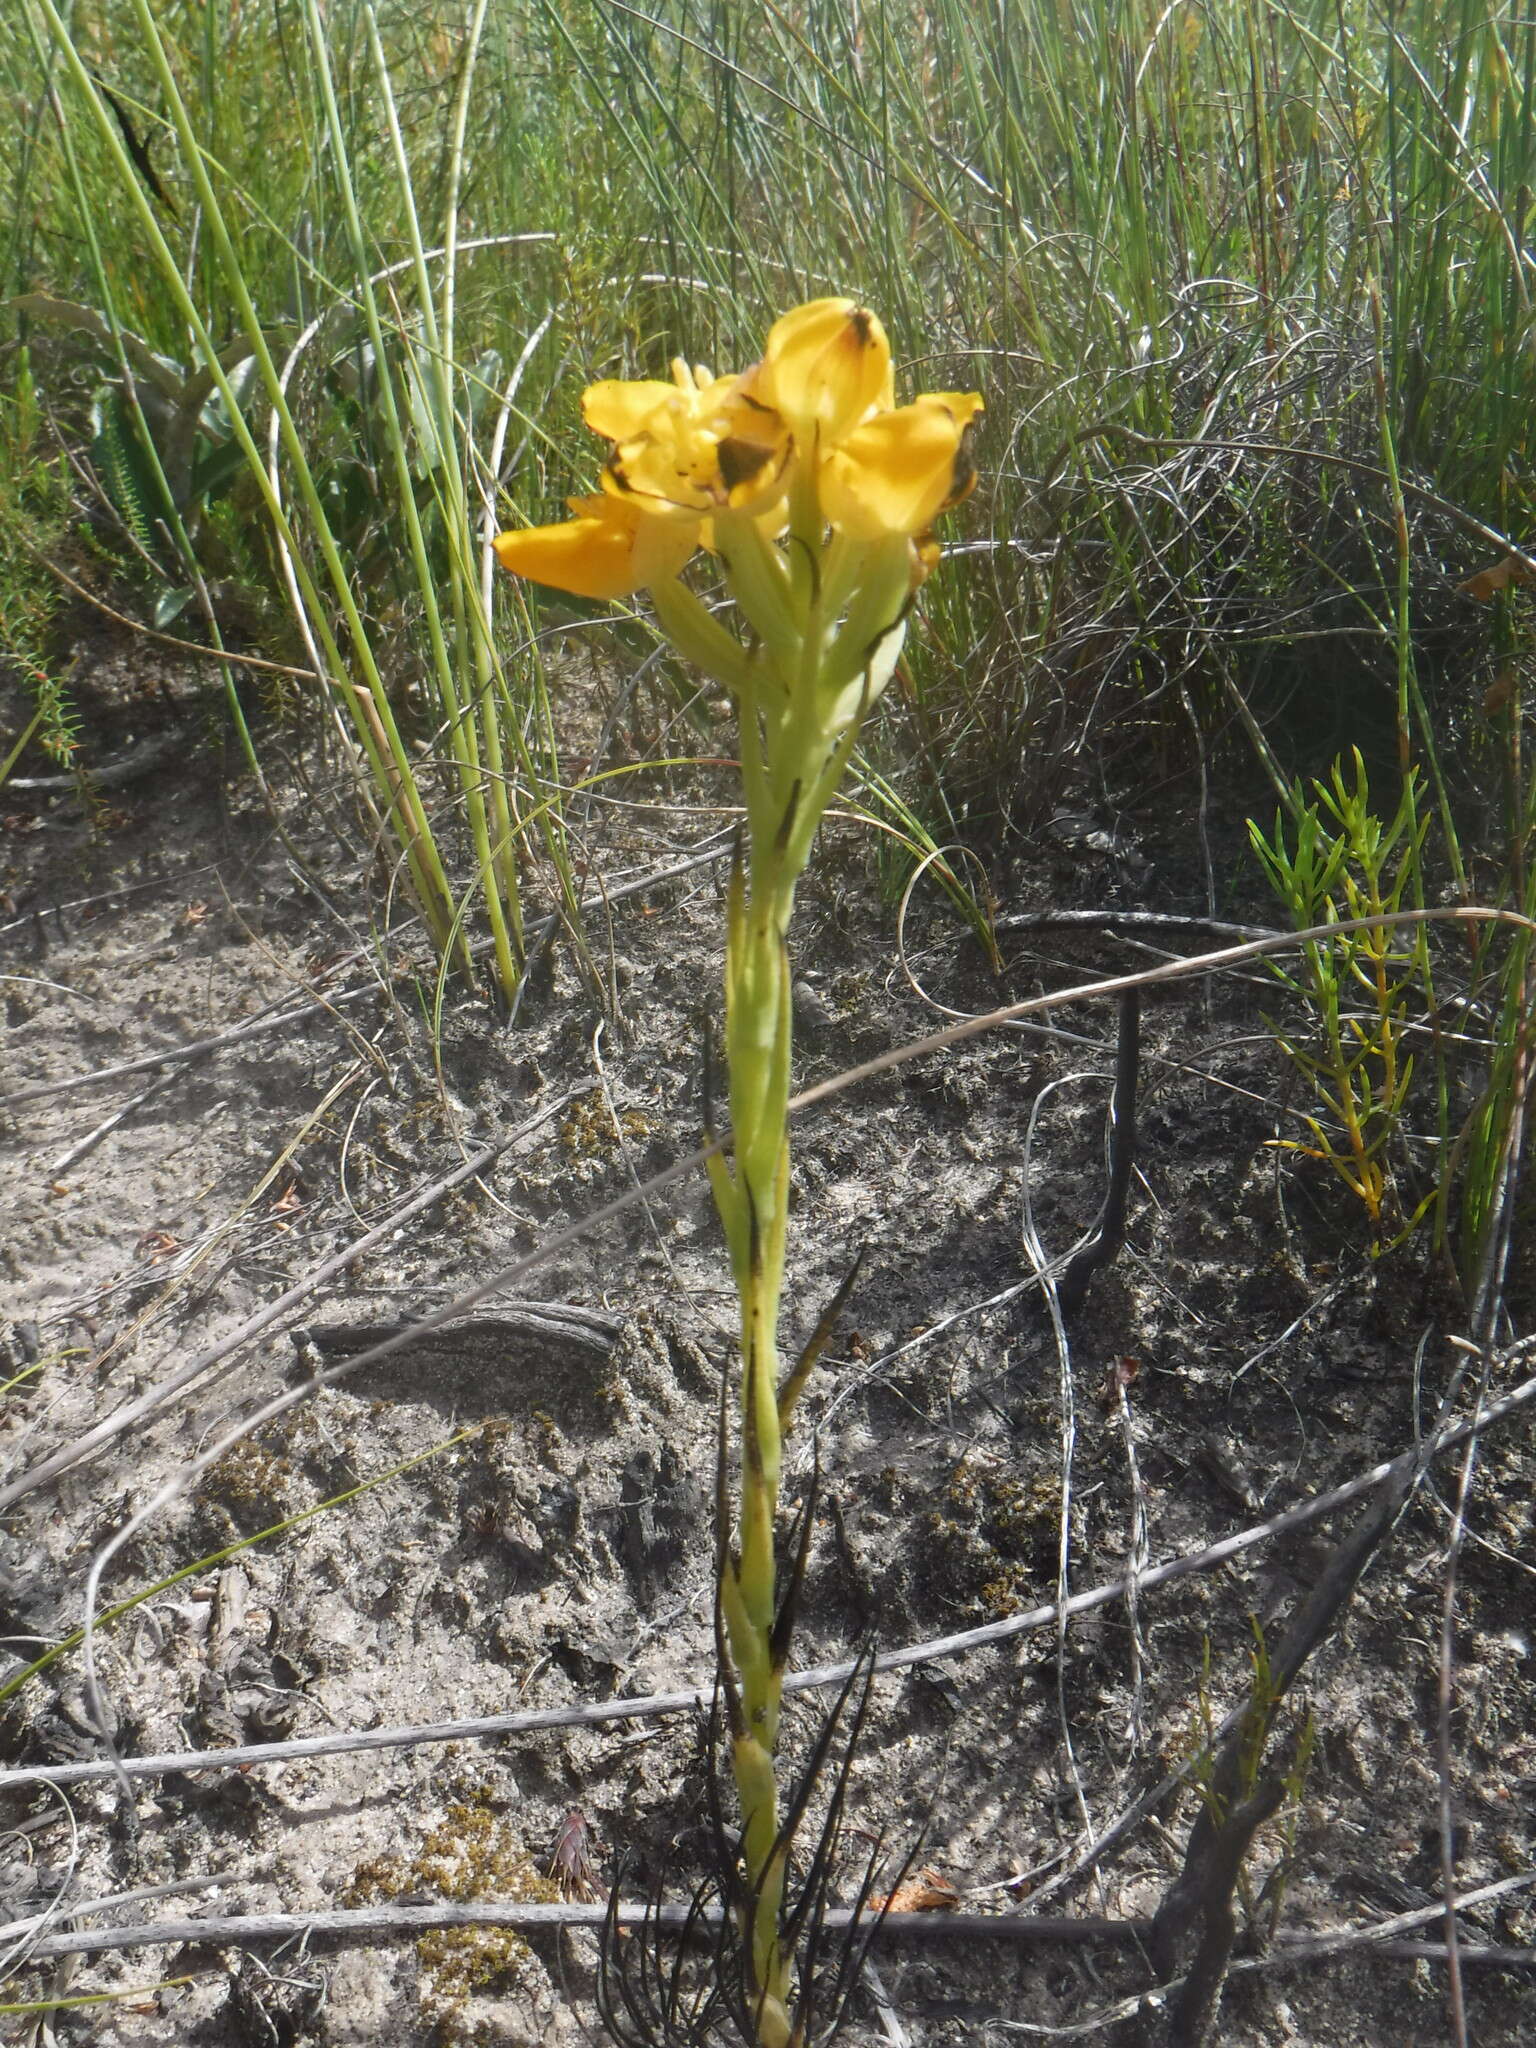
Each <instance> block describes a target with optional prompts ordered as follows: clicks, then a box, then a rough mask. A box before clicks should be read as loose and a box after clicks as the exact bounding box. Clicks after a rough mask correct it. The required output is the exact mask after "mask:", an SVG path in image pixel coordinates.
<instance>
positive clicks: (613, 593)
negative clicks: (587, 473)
mask: <svg viewBox="0 0 1536 2048" xmlns="http://www.w3.org/2000/svg"><path fill="white" fill-rule="evenodd" d="M571 510H572V511H573V512H574V513H575V514H576V517H575V518H574V519H566V520H562V521H561V522H560V524H559V525H558V526H530V527H525V528H524V529H523V530H522V531H521V532H519V533H503V534H500V535H498V536H497V540H496V553H497V555H498V557H499V558H500V561H501V566H502V567H503V568H504V569H510V570H511V572H512V574H513V575H514V576H526V577H527V578H528V579H529V581H530V582H532V583H544V584H548V585H549V587H550V588H551V589H553V590H567V591H569V592H570V593H571V595H572V596H573V597H593V598H615V597H631V596H633V595H634V593H635V592H636V591H637V590H645V589H647V588H649V586H650V585H652V584H653V583H660V582H663V581H664V580H665V579H666V578H668V577H670V576H675V575H676V574H677V572H678V571H679V570H680V569H681V568H682V566H683V564H684V563H685V562H686V561H687V559H688V557H689V556H690V555H691V554H692V553H693V551H694V549H695V547H696V546H697V545H698V538H699V523H698V521H697V520H683V519H657V518H653V517H651V516H649V515H648V514H647V513H645V512H644V511H642V510H641V509H640V508H639V507H637V506H635V505H634V504H631V503H629V502H628V501H626V500H624V499H621V498H614V497H609V496H606V495H599V496H596V497H590V498H572V500H571Z"/></svg>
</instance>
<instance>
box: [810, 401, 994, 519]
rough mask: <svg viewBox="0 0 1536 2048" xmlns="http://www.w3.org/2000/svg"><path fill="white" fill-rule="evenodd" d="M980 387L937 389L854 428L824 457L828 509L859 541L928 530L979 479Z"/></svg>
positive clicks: (823, 482)
mask: <svg viewBox="0 0 1536 2048" xmlns="http://www.w3.org/2000/svg"><path fill="white" fill-rule="evenodd" d="M980 411H981V399H980V398H979V397H978V396H977V395H976V393H975V392H958V391H936V392H928V393H927V394H925V395H924V396H923V397H922V398H918V399H914V400H913V402H912V404H911V405H903V406H899V407H898V408H897V409H896V410H894V411H892V412H881V413H876V415H875V416H874V418H873V419H870V420H866V421H865V422H864V423H863V425H862V426H858V427H855V428H854V429H853V431H852V432H851V433H850V434H848V435H847V436H846V437H845V439H844V440H843V441H842V443H841V445H840V446H838V447H836V448H834V449H832V450H831V451H830V452H829V453H828V454H827V455H826V457H825V458H824V460H823V462H822V467H821V476H820V487H821V503H822V510H823V511H824V512H825V513H826V515H827V517H828V518H829V519H830V520H831V522H832V524H833V525H834V526H836V527H839V528H840V529H841V530H842V531H843V532H844V533H846V534H848V535H849V536H850V537H851V538H853V539H855V540H878V539H879V538H880V537H881V536H882V535H884V534H893V533H906V534H914V535H915V534H919V533H926V532H927V530H928V528H929V527H930V526H931V525H932V524H933V522H934V520H935V519H937V517H938V516H939V514H940V513H941V512H943V511H944V510H946V508H947V507H949V506H950V505H955V504H958V503H959V501H960V500H961V499H962V498H963V497H964V496H965V495H966V493H967V492H968V491H969V490H970V489H971V487H972V485H973V484H974V483H975V481H976V471H975V467H974V465H973V464H972V462H971V458H970V450H969V440H970V428H971V422H972V421H973V420H974V419H975V417H976V415H977V413H978V412H980Z"/></svg>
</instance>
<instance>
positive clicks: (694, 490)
mask: <svg viewBox="0 0 1536 2048" xmlns="http://www.w3.org/2000/svg"><path fill="white" fill-rule="evenodd" d="M672 378H673V381H672V383H670V384H662V383H659V382H653V381H650V380H646V381H643V382H637V383H624V382H620V381H618V380H610V381H608V382H605V383H601V384H594V385H592V386H590V387H589V389H588V391H587V393H586V396H585V397H584V398H583V400H582V417H583V418H584V419H585V420H586V422H587V425H588V426H589V427H591V428H592V429H593V431H594V432H595V433H599V434H602V435H603V436H604V437H605V438H606V439H608V440H609V441H611V442H612V443H613V452H612V454H611V455H610V457H609V460H608V466H607V469H606V470H605V472H604V478H603V487H604V489H605V490H611V491H612V492H614V493H615V495H617V496H619V497H635V498H638V499H640V500H642V501H643V502H644V504H645V505H646V506H647V508H648V509H649V510H652V511H654V512H657V513H659V514H670V515H672V516H675V517H683V518H687V517H697V516H702V515H705V514H708V513H710V512H717V511H725V510H730V511H742V512H752V513H754V514H757V513H762V512H765V511H768V510H770V509H771V507H772V504H773V501H774V499H775V498H776V497H781V496H782V495H783V490H784V473H785V469H786V467H787V464H788V462H789V456H790V444H789V434H788V431H787V429H786V428H785V426H784V423H783V421H782V420H780V419H779V417H778V416H777V414H775V413H772V412H770V411H769V410H768V409H767V408H766V407H765V406H763V405H761V404H759V403H758V402H757V401H755V400H754V399H752V398H751V397H750V396H748V395H746V394H745V393H744V392H743V390H742V380H741V378H740V377H713V376H711V375H710V373H709V371H708V370H705V369H703V368H697V369H690V368H689V366H688V365H687V364H686V363H685V362H684V361H683V360H682V358H681V357H679V358H678V359H677V361H675V362H674V363H673V365H672Z"/></svg>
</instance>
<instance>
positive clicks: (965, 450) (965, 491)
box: [940, 421, 976, 512]
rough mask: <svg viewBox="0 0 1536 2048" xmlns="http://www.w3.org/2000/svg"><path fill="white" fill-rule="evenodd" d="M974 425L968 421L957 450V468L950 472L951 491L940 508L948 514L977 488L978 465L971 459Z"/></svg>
mask: <svg viewBox="0 0 1536 2048" xmlns="http://www.w3.org/2000/svg"><path fill="white" fill-rule="evenodd" d="M974 432H975V427H974V425H973V424H972V423H971V422H969V421H967V423H966V426H965V429H964V431H963V432H962V434H961V436H960V446H959V447H958V448H957V449H956V450H955V466H954V468H953V469H952V470H951V472H950V478H949V490H948V493H947V494H946V496H945V499H944V503H943V505H942V507H941V508H940V509H941V510H942V511H945V512H947V511H948V510H949V508H950V506H951V505H958V504H959V503H960V500H961V499H962V498H968V497H969V496H970V495H971V492H972V491H973V490H975V488H976V464H975V462H974V461H973V459H972V457H971V438H972V436H973V434H974Z"/></svg>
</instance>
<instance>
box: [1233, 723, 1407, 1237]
mask: <svg viewBox="0 0 1536 2048" xmlns="http://www.w3.org/2000/svg"><path fill="white" fill-rule="evenodd" d="M1312 787H1313V790H1314V791H1315V793H1316V794H1315V800H1311V801H1309V800H1308V798H1307V796H1306V793H1305V791H1304V790H1303V789H1302V788H1301V786H1300V785H1299V784H1298V785H1297V787H1296V790H1295V799H1294V802H1293V804H1292V805H1291V824H1290V832H1289V835H1288V834H1287V827H1286V821H1285V819H1284V817H1283V816H1281V817H1277V818H1276V820H1275V829H1274V834H1273V837H1272V838H1266V837H1265V835H1264V833H1263V832H1262V831H1261V830H1260V829H1259V826H1258V825H1257V824H1256V823H1255V822H1254V821H1253V820H1250V821H1249V826H1248V830H1249V834H1250V836H1251V838H1252V842H1253V848H1254V851H1255V853H1257V855H1258V857H1259V859H1260V861H1261V862H1262V863H1263V866H1264V871H1265V873H1266V874H1267V876H1268V877H1269V880H1270V882H1271V884H1272V885H1273V887H1274V890H1275V893H1276V895H1277V896H1279V898H1280V900H1281V901H1282V902H1283V903H1284V905H1285V907H1286V909H1287V910H1288V911H1289V913H1290V915H1291V917H1292V919H1293V921H1294V922H1295V925H1296V928H1297V930H1298V931H1305V930H1307V929H1309V928H1310V927H1312V926H1316V925H1329V924H1343V923H1347V922H1349V921H1350V920H1352V919H1356V918H1371V919H1374V918H1378V917H1379V918H1380V919H1382V922H1381V923H1380V924H1376V923H1370V924H1367V925H1366V926H1365V927H1364V928H1363V929H1362V930H1359V931H1352V932H1345V931H1341V932H1338V933H1337V934H1336V935H1335V936H1333V937H1332V938H1326V939H1311V940H1308V941H1307V943H1306V944H1305V945H1304V946H1303V947H1302V949H1301V959H1300V964H1299V965H1298V966H1297V967H1295V968H1294V969H1292V968H1287V967H1286V966H1284V965H1283V964H1281V963H1280V962H1278V961H1271V962H1270V963H1269V966H1270V971H1271V972H1272V973H1273V974H1274V975H1275V977H1276V978H1277V979H1278V980H1279V981H1280V982H1282V983H1283V984H1284V986H1285V987H1286V988H1287V989H1289V990H1290V992H1291V993H1292V994H1293V995H1294V996H1296V997H1297V999H1298V1000H1299V1002H1300V1003H1301V1004H1302V1005H1303V1006H1304V1008H1305V1009H1306V1010H1307V1011H1309V1012H1310V1013H1311V1022H1312V1030H1311V1031H1310V1032H1309V1033H1303V1032H1301V1031H1291V1030H1287V1029H1286V1028H1284V1027H1283V1026H1282V1025H1280V1024H1278V1023H1277V1022H1275V1021H1274V1020H1273V1019H1266V1020H1265V1021H1266V1022H1267V1023H1268V1024H1269V1028H1270V1030H1271V1031H1272V1032H1273V1033H1274V1035H1275V1040H1276V1042H1277V1044H1278V1045H1279V1046H1280V1049H1281V1051H1282V1052H1284V1053H1285V1055H1286V1057H1287V1058H1288V1059H1289V1060H1290V1061H1291V1062H1292V1063H1293V1065H1294V1066H1295V1067H1296V1069H1297V1071H1298V1072H1299V1073H1300V1074H1301V1075H1302V1077H1303V1078H1304V1079H1305V1080H1306V1082H1307V1083H1308V1085H1309V1086H1310V1087H1311V1088H1312V1089H1313V1091H1314V1093H1315V1095H1316V1099H1317V1103H1318V1108H1319V1111H1320V1114H1316V1115H1313V1114H1308V1115H1306V1116H1305V1117H1304V1118H1303V1122H1304V1123H1305V1125H1306V1128H1307V1131H1308V1134H1309V1137H1308V1138H1307V1139H1300V1138H1287V1139H1282V1140H1281V1141H1280V1143H1281V1144H1282V1145H1283V1146H1284V1147H1285V1149H1286V1150H1287V1151H1292V1152H1298V1153H1300V1154H1302V1155H1303V1156H1304V1157H1306V1158H1308V1159H1318V1160H1322V1161H1323V1162H1324V1163H1325V1164H1326V1165H1328V1166H1329V1167H1331V1168H1332V1170H1333V1171H1334V1173H1335V1174H1337V1176H1338V1177H1339V1179H1340V1180H1341V1181H1342V1182H1343V1183H1344V1185H1345V1186H1346V1187H1347V1188H1348V1189H1349V1191H1350V1193H1351V1194H1352V1195H1354V1196H1355V1197H1356V1199H1357V1200H1358V1201H1359V1202H1360V1203H1361V1205H1362V1207H1363V1208H1364V1209H1365V1212H1366V1215H1367V1217H1368V1218H1369V1219H1370V1225H1371V1232H1372V1250H1373V1252H1375V1253H1378V1254H1379V1253H1380V1252H1382V1251H1384V1250H1388V1249H1390V1248H1391V1246H1392V1245H1394V1244H1398V1243H1401V1242H1402V1240H1403V1239H1404V1238H1406V1237H1407V1236H1408V1235H1410V1233H1411V1232H1412V1231H1413V1229H1414V1227H1415V1225H1416V1224H1417V1223H1418V1221H1419V1219H1420V1217H1421V1216H1422V1215H1423V1214H1424V1212H1425V1210H1426V1209H1427V1208H1428V1207H1429V1205H1430V1203H1431V1202H1432V1201H1433V1199H1434V1197H1433V1195H1432V1194H1431V1195H1427V1196H1425V1197H1424V1198H1423V1199H1422V1200H1421V1201H1420V1202H1418V1203H1417V1205H1416V1206H1415V1207H1413V1208H1412V1209H1411V1210H1409V1209H1407V1207H1406V1204H1405V1201H1404V1197H1403V1192H1402V1189H1401V1187H1400V1186H1399V1184H1398V1178H1397V1166H1396V1162H1395V1160H1394V1157H1393V1151H1394V1144H1395V1141H1396V1139H1397V1138H1398V1136H1399V1134H1400V1133H1401V1131H1402V1129H1403V1123H1404V1115H1405V1111H1406V1108H1407V1103H1408V1096H1409V1090H1410V1087H1411V1084H1412V1080H1413V1065H1414V1063H1413V1057H1412V1055H1411V1054H1410V1053H1409V1052H1407V1051H1406V1049H1405V1043H1404V1041H1405V1038H1406V1036H1407V1032H1408V1029H1409V1027H1410V1025H1411V1023H1412V1021H1413V1018H1414V1015H1415V1013H1417V1012H1421V1011H1423V1010H1425V1009H1427V1008H1428V1007H1430V1005H1429V1003H1428V1001H1427V997H1428V976H1427V965H1428V963H1427V957H1426V955H1425V951H1424V943H1423V938H1422V934H1421V933H1420V932H1418V931H1417V930H1416V931H1414V932H1413V933H1412V934H1411V935H1410V936H1408V937H1407V938H1405V937H1404V936H1403V935H1402V932H1401V930H1400V928H1397V927H1395V926H1394V925H1393V924H1392V923H1390V922H1389V920H1390V919H1391V918H1392V917H1393V916H1394V914H1395V913H1396V912H1398V911H1400V910H1401V909H1402V908H1403V900H1404V897H1405V895H1411V893H1412V884H1413V882H1414V880H1415V878H1416V877H1417V875H1418V874H1419V871H1420V865H1421V861H1422V856H1423V848H1424V834H1425V830H1426V828H1427V825H1428V822H1429V821H1428V816H1427V814H1425V815H1420V812H1419V807H1418V802H1417V788H1416V782H1415V776H1414V773H1413V772H1412V771H1410V773H1409V775H1408V777H1407V779H1406V780H1405V782H1404V785H1403V794H1402V798H1401V800H1400V802H1399V804H1398V807H1397V811H1396V814H1395V816H1394V817H1393V819H1392V821H1391V823H1390V824H1383V823H1382V821H1381V819H1380V818H1379V817H1378V816H1377V815H1376V813H1375V812H1374V811H1373V810H1372V809H1371V799H1370V786H1369V783H1368V781H1367V778H1366V772H1365V763H1364V762H1363V761H1362V760H1361V758H1360V754H1359V750H1358V749H1356V750H1355V754H1354V779H1353V782H1352V783H1351V782H1350V780H1349V779H1348V778H1347V777H1346V775H1345V771H1344V767H1343V764H1342V763H1341V762H1338V761H1336V762H1335V763H1334V765H1333V772H1332V774H1331V775H1330V777H1329V779H1328V781H1327V782H1321V781H1318V782H1314V783H1313V785H1312Z"/></svg>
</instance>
